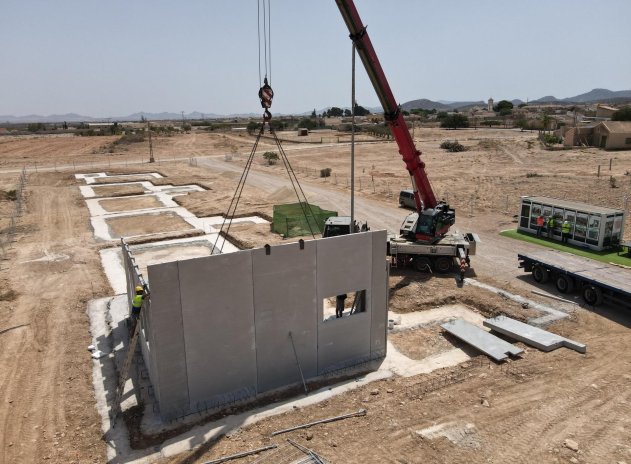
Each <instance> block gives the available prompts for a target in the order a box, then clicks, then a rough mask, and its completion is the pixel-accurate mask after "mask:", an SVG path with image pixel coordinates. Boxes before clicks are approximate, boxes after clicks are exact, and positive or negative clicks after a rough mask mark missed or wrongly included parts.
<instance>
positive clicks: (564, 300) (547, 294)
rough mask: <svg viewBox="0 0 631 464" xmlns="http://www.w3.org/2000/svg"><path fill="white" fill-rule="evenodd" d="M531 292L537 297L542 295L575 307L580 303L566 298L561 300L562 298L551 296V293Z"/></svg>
mask: <svg viewBox="0 0 631 464" xmlns="http://www.w3.org/2000/svg"><path fill="white" fill-rule="evenodd" d="M531 292H532V293H534V294H535V295H541V296H545V297H547V298H552V299H553V300H557V301H562V302H563V303H570V304H573V305H578V303H577V302H575V301H571V300H566V299H565V298H560V297H558V296H555V295H550V294H549V293H545V292H540V291H538V290H531Z"/></svg>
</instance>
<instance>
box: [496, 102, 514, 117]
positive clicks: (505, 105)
mask: <svg viewBox="0 0 631 464" xmlns="http://www.w3.org/2000/svg"><path fill="white" fill-rule="evenodd" d="M512 109H513V103H512V102H509V101H508V100H500V101H499V102H497V105H495V106H494V107H493V110H495V111H497V112H498V113H500V114H501V113H502V110H512ZM509 114H510V113H509Z"/></svg>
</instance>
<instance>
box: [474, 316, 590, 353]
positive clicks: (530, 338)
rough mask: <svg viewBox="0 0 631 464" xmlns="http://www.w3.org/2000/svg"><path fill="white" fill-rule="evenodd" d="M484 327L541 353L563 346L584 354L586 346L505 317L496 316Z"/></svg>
mask: <svg viewBox="0 0 631 464" xmlns="http://www.w3.org/2000/svg"><path fill="white" fill-rule="evenodd" d="M484 325H485V327H488V328H490V329H492V330H494V331H496V332H499V333H501V334H504V335H507V336H509V337H511V338H514V339H515V340H519V341H520V342H523V343H525V344H527V345H530V346H534V347H535V348H538V349H540V350H542V351H552V350H556V349H557V348H560V347H562V346H565V347H566V348H569V349H571V350H574V351H578V352H579V353H585V352H586V351H587V346H585V345H584V344H582V343H578V342H575V341H574V340H570V339H569V338H565V337H561V336H560V335H557V334H554V333H552V332H548V331H546V330H543V329H540V328H538V327H533V326H531V325H528V324H524V323H523V322H520V321H517V320H515V319H511V318H510V317H506V316H497V317H495V318H493V319H487V320H485V321H484Z"/></svg>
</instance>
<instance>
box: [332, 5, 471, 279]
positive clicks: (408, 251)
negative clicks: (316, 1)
mask: <svg viewBox="0 0 631 464" xmlns="http://www.w3.org/2000/svg"><path fill="white" fill-rule="evenodd" d="M336 3H337V6H338V8H339V9H340V12H341V13H342V17H343V18H344V21H345V22H346V26H347V27H348V30H349V32H350V38H351V40H352V41H353V42H354V43H355V47H356V49H357V53H358V54H359V56H360V58H361V60H362V62H363V64H364V67H365V68H366V72H367V73H368V77H369V78H370V81H371V82H372V85H373V87H374V88H375V91H376V92H377V96H378V97H379V101H380V102H381V106H382V107H383V111H384V117H385V120H386V123H387V124H388V126H389V127H390V130H391V131H392V135H393V136H394V139H395V140H396V142H397V145H398V147H399V153H400V154H401V156H402V157H403V161H404V163H405V167H406V169H407V171H408V172H409V174H410V178H411V180H412V188H413V191H414V200H415V203H416V213H413V214H410V215H409V216H408V217H407V218H406V219H405V221H404V222H403V224H402V226H401V230H400V234H401V235H400V237H393V238H389V239H388V254H389V255H390V256H392V262H393V265H395V266H396V265H397V264H407V263H411V264H413V265H414V266H415V267H416V268H417V269H418V270H424V269H427V268H429V267H432V268H434V270H436V271H438V272H448V271H449V270H450V269H451V267H452V264H453V258H454V257H457V258H459V259H460V271H461V277H462V276H463V275H464V267H465V266H468V265H469V255H473V254H475V244H476V242H477V241H479V238H478V237H477V235H475V234H472V233H466V234H458V233H451V234H448V232H449V228H450V227H451V226H452V225H453V224H454V223H455V221H456V214H455V211H454V210H453V209H451V208H450V207H449V205H448V204H447V203H445V202H443V201H437V200H436V196H435V195H434V192H433V190H432V187H431V185H430V183H429V179H428V177H427V174H426V172H425V163H424V162H423V161H422V160H421V152H420V151H419V150H418V149H417V148H416V146H415V145H414V140H413V139H412V137H411V135H410V131H409V129H408V126H407V124H406V122H405V120H404V118H403V114H402V113H401V108H400V107H399V105H398V104H397V102H396V100H395V98H394V95H393V93H392V90H391V89H390V85H389V84H388V80H387V79H386V76H385V74H384V72H383V69H382V68H381V64H380V63H379V58H378V57H377V54H376V52H375V49H374V48H373V46H372V42H371V40H370V37H369V36H368V32H367V31H366V26H364V25H363V23H362V21H361V18H360V17H359V13H358V12H357V8H356V7H355V3H354V2H353V0H336ZM324 236H326V231H325V234H324Z"/></svg>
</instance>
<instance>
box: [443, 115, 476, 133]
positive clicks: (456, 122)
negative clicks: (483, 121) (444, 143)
mask: <svg viewBox="0 0 631 464" xmlns="http://www.w3.org/2000/svg"><path fill="white" fill-rule="evenodd" d="M440 127H444V128H449V129H458V128H461V127H469V118H467V117H466V116H465V115H464V114H456V113H454V114H449V115H447V117H445V118H444V119H443V120H442V122H441V123H440Z"/></svg>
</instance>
